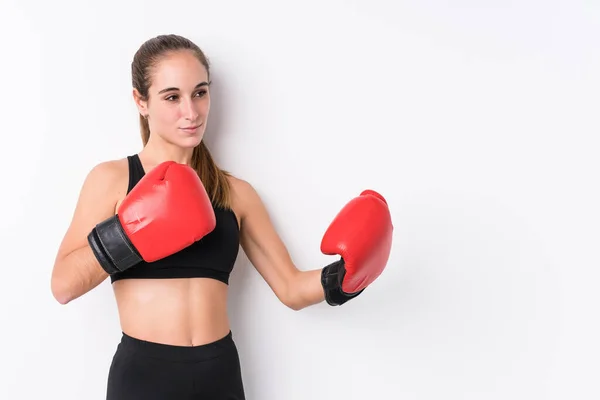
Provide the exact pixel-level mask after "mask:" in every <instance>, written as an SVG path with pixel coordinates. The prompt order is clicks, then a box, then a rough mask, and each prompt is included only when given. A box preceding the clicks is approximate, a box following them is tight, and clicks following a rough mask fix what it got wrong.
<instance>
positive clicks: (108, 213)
mask: <svg viewBox="0 0 600 400" xmlns="http://www.w3.org/2000/svg"><path fill="white" fill-rule="evenodd" d="M118 177H119V169H118V166H117V162H115V161H108V162H104V163H101V164H98V165H97V166H95V167H94V168H93V169H92V170H91V171H90V172H89V173H88V176H87V177H86V179H85V181H84V183H83V186H82V188H81V191H80V194H79V199H78V201H77V205H76V207H75V211H74V214H73V218H72V220H71V223H70V225H69V227H68V229H67V232H66V233H65V236H64V238H63V240H62V242H61V244H60V247H59V249H58V254H57V255H56V259H55V261H54V267H53V270H52V279H51V290H52V295H53V296H54V298H55V299H56V300H57V301H58V302H59V303H60V304H67V303H69V302H70V301H72V300H74V299H76V298H78V297H80V296H82V295H84V294H85V293H87V292H89V291H90V290H92V289H93V288H95V287H96V286H98V285H99V284H100V283H102V282H103V281H104V280H105V279H106V278H107V277H108V274H107V273H106V272H105V271H104V270H103V269H102V267H101V266H100V264H99V263H98V261H97V260H96V257H95V256H94V253H93V252H92V249H91V248H90V246H89V244H88V242H87V236H88V234H89V233H90V231H91V230H92V229H93V228H94V226H96V224H97V223H99V222H101V221H103V220H105V219H107V218H109V217H112V216H113V215H114V214H115V206H116V202H117V196H116V193H117V191H116V188H115V183H116V182H118Z"/></svg>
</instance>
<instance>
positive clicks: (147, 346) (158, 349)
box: [120, 331, 235, 361]
mask: <svg viewBox="0 0 600 400" xmlns="http://www.w3.org/2000/svg"><path fill="white" fill-rule="evenodd" d="M120 346H121V349H122V350H125V351H133V352H136V353H139V354H143V355H145V356H147V357H153V358H160V359H163V360H170V361H204V360H209V359H211V358H216V357H219V356H220V355H222V354H223V353H225V352H227V351H228V350H230V349H231V348H235V343H234V341H233V335H232V332H231V331H229V333H228V334H227V335H225V336H224V337H222V338H221V339H218V340H216V341H214V342H211V343H206V344H202V345H199V346H177V345H170V344H163V343H155V342H149V341H146V340H142V339H137V338H134V337H132V336H129V335H128V334H126V333H125V332H123V336H122V337H121V343H120Z"/></svg>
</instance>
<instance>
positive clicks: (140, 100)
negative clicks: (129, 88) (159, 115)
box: [132, 89, 148, 118]
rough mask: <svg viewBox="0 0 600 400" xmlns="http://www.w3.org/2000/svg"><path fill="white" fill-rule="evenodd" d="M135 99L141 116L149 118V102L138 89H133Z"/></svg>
mask: <svg viewBox="0 0 600 400" xmlns="http://www.w3.org/2000/svg"><path fill="white" fill-rule="evenodd" d="M132 94H133V101H135V105H136V106H137V108H138V111H139V113H140V115H141V116H143V117H145V118H147V117H148V102H147V101H146V100H144V97H143V96H142V95H141V94H140V92H138V90H137V89H133V93H132Z"/></svg>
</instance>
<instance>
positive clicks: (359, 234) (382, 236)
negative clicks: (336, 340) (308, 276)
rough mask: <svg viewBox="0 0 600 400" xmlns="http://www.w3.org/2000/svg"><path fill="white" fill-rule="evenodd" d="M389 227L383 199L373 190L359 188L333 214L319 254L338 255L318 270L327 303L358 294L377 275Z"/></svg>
mask: <svg viewBox="0 0 600 400" xmlns="http://www.w3.org/2000/svg"><path fill="white" fill-rule="evenodd" d="M393 229H394V227H393V225H392V220H391V215H390V210H389V208H388V205H387V202H386V200H385V199H384V198H383V196H382V195H380V194H379V193H377V192H375V191H373V190H365V191H363V192H362V193H361V194H360V196H358V197H356V198H354V199H352V200H351V201H350V202H348V204H346V206H345V207H344V208H343V209H342V210H341V211H340V212H339V213H338V214H337V215H336V217H335V218H334V220H333V222H332V223H331V224H330V225H329V228H328V229H327V231H326V232H325V234H324V235H323V239H322V241H321V252H322V253H323V254H327V255H334V254H339V255H340V256H341V259H340V260H339V261H336V262H334V263H332V264H330V265H328V266H326V267H325V268H323V271H322V273H321V284H322V285H323V289H324V291H325V300H326V301H327V303H328V304H330V305H341V304H343V303H345V302H346V301H348V300H350V299H352V298H354V297H356V296H358V295H359V294H360V293H362V291H363V290H364V289H365V288H366V287H367V286H368V285H370V284H371V283H372V282H373V281H374V280H375V279H377V278H378V277H379V275H381V273H382V272H383V270H384V268H385V266H386V264H387V262H388V259H389V256H390V251H391V248H392V233H393Z"/></svg>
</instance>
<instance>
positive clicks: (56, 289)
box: [50, 271, 73, 305]
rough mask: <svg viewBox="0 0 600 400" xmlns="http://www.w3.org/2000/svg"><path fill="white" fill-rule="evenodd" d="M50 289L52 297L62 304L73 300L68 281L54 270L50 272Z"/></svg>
mask: <svg viewBox="0 0 600 400" xmlns="http://www.w3.org/2000/svg"><path fill="white" fill-rule="evenodd" d="M50 290H51V291H52V296H53V297H54V299H55V300H56V301H58V302H59V303H60V304H62V305H66V304H68V303H69V302H70V301H71V300H73V296H72V294H71V288H70V284H69V282H68V281H67V279H65V278H64V277H61V276H60V275H59V274H57V273H56V271H55V272H54V273H53V274H52V279H51V281H50Z"/></svg>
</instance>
